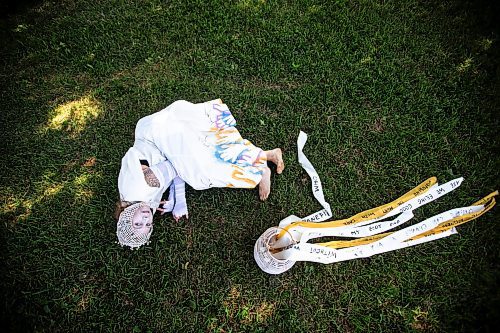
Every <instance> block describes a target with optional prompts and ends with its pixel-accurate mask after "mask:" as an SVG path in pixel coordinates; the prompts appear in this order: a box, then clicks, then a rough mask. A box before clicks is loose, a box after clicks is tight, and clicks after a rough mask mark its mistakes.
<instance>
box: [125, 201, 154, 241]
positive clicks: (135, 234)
mask: <svg viewBox="0 0 500 333" xmlns="http://www.w3.org/2000/svg"><path fill="white" fill-rule="evenodd" d="M145 206H146V207H148V209H149V205H148V204H147V203H146V202H138V203H135V204H133V205H131V206H128V207H127V208H125V209H124V210H123V212H121V214H120V217H119V219H118V222H117V223H116V236H118V242H119V243H120V245H121V246H124V245H126V246H130V248H131V249H134V248H138V247H140V246H141V245H144V244H149V236H151V233H152V232H153V226H151V228H150V229H149V232H147V233H144V232H141V231H139V230H137V229H135V228H134V227H133V225H132V224H133V220H134V217H135V218H137V216H136V213H137V212H139V211H140V208H142V207H145Z"/></svg>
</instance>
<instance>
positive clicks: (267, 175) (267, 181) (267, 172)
mask: <svg viewBox="0 0 500 333" xmlns="http://www.w3.org/2000/svg"><path fill="white" fill-rule="evenodd" d="M270 192H271V169H269V168H268V167H265V168H264V173H263V174H262V179H261V181H260V183H259V197H260V200H262V201H265V200H266V199H267V197H268V196H269V193H270Z"/></svg>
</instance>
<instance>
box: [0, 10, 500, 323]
mask: <svg viewBox="0 0 500 333" xmlns="http://www.w3.org/2000/svg"><path fill="white" fill-rule="evenodd" d="M495 9H498V5H494V4H493V2H489V1H486V0H484V1H472V0H471V1H452V0H445V1H437V0H436V1H423V0H400V1H382V0H378V1H368V0H352V1H349V0H336V1H333V0H331V1H321V0H300V1H299V0H297V1H291V0H289V1H276V0H273V1H271V0H241V1H236V0H235V1H226V0H219V1H200V0H198V1H182V0H172V1H159V0H147V1H146V0H144V1H130V0H121V1H118V0H114V1H113V0H100V1H96V0H93V1H80V0H67V1H45V0H44V1H31V2H29V3H28V4H25V5H22V6H19V7H18V8H16V9H15V10H12V9H11V10H10V11H9V12H8V13H4V15H3V18H2V19H1V20H0V22H1V23H0V24H1V48H0V52H1V72H0V74H1V77H0V82H1V86H0V89H1V101H0V105H1V109H0V113H1V114H0V117H1V118H0V119H1V126H2V128H1V131H0V132H1V134H0V139H1V148H0V149H1V150H0V151H1V153H2V157H3V163H2V168H1V171H0V207H1V208H0V217H1V218H0V220H1V230H0V235H1V237H0V241H1V244H2V251H1V259H2V263H4V265H3V267H4V268H3V269H2V271H1V276H0V281H1V282H0V285H1V289H2V298H1V300H0V302H1V305H2V317H3V318H2V319H3V320H4V321H6V325H7V326H6V327H7V328H10V329H11V330H13V331H37V332H38V331H47V332H73V331H84V332H99V331H112V332H121V331H123V332H170V331H171V332H178V331H196V332H244V331H249V332H286V331H292V332H336V331H338V332H368V331H375V332H443V331H447V332H455V331H466V332H469V331H473V332H489V331H493V329H494V327H496V325H498V323H499V316H498V315H499V312H498V308H499V307H500V292H499V288H500V261H499V249H500V247H499V246H498V244H499V236H500V228H499V226H498V224H497V223H498V219H499V217H500V215H499V213H498V208H496V209H494V210H493V211H492V212H489V213H488V214H486V215H484V216H483V217H481V218H480V219H478V220H475V221H473V222H471V223H468V224H466V225H464V226H461V227H459V235H454V236H451V237H449V238H446V239H443V240H438V241H436V242H432V243H426V244H422V245H419V246H417V247H414V248H409V249H403V250H399V251H396V252H391V253H387V254H382V255H378V256H374V257H371V258H367V259H359V260H353V261H347V262H343V263H338V264H332V265H322V264H315V263H303V262H300V263H297V264H296V265H295V266H294V267H293V268H292V269H291V270H290V271H288V272H286V273H285V274H282V275H278V276H270V275H267V274H265V273H263V272H262V271H261V270H260V269H259V268H258V267H257V265H256V264H255V262H254V259H253V245H254V243H255V241H256V239H257V238H258V237H259V235H260V234H261V233H262V232H263V231H265V230H266V229H267V228H269V227H271V226H275V225H277V224H278V223H279V221H280V220H281V219H283V218H285V217H286V216H288V215H290V214H295V215H298V216H306V215H308V214H311V213H313V212H315V211H317V210H318V209H319V208H320V206H319V204H318V203H317V202H316V201H315V200H314V198H313V196H312V193H311V190H310V180H309V178H308V176H307V174H306V173H305V171H304V170H303V169H302V168H301V167H300V165H299V164H298V162H297V157H296V149H297V147H296V139H297V136H298V133H299V131H300V130H303V131H305V132H306V133H308V134H309V141H308V143H307V145H306V148H305V154H306V155H307V156H308V158H309V159H310V160H311V162H312V163H313V165H314V166H315V167H316V170H317V172H318V173H319V175H320V176H321V179H322V181H323V185H324V188H325V197H326V200H327V201H328V202H330V204H331V206H332V210H333V213H334V215H335V218H336V219H340V218H345V217H348V216H351V215H353V214H355V213H357V212H360V211H362V210H365V209H368V208H372V207H374V206H378V205H381V204H383V203H386V202H389V201H391V200H393V199H395V198H397V197H398V196H400V195H402V194H403V193H405V192H406V191H408V190H410V189H411V188H413V187H414V186H416V185H417V184H419V183H420V182H422V181H423V180H425V179H427V178H428V177H430V176H437V177H438V179H439V181H440V182H442V183H444V182H446V181H449V180H451V179H453V178H456V177H459V176H463V177H465V182H464V184H463V185H462V186H461V188H460V189H458V190H456V191H454V192H453V193H452V194H449V195H447V196H446V197H443V198H442V199H440V200H438V201H436V202H434V203H432V204H430V205H428V206H425V207H424V208H422V209H421V210H419V211H418V212H417V216H416V219H414V221H421V220H423V219H424V218H426V217H430V216H432V215H434V214H437V213H439V212H442V211H445V210H447V209H450V208H455V207H461V206H468V205H470V204H472V203H473V202H475V201H476V200H478V199H480V198H481V197H483V196H484V195H486V194H488V193H490V192H491V191H493V190H495V189H498V188H500V186H499V185H500V181H499V180H500V177H499V176H500V158H499V147H500V144H499V128H500V126H499V111H500V110H499V109H500V81H499V74H500V67H499V65H500V57H499V55H500V45H499V44H500V40H499V37H500V35H499V29H498V27H499V25H498V22H497V21H496V20H497V19H498V17H497V16H496V11H495ZM215 98H222V99H223V100H224V102H225V103H226V104H228V106H229V107H230V109H231V110H232V112H233V114H234V116H235V117H236V119H237V121H238V128H239V130H240V132H241V133H242V135H243V136H244V137H246V138H248V139H250V140H251V141H253V142H254V143H255V144H256V145H258V146H261V147H262V148H266V149H269V148H274V147H277V146H279V147H282V148H283V149H284V152H285V162H286V164H287V169H286V170H285V172H284V173H283V174H282V175H279V176H277V175H273V177H272V192H271V196H270V198H269V199H268V201H266V202H264V203H262V202H259V200H258V195H257V191H256V190H254V191H249V190H234V189H233V190H231V189H211V190H207V191H194V190H193V189H191V188H189V189H188V191H187V200H188V205H189V210H190V211H189V216H190V219H189V221H185V220H183V221H181V222H179V223H175V222H174V221H173V219H172V217H171V216H168V217H167V216H163V217H157V218H156V219H155V231H154V233H153V236H152V242H151V244H150V245H148V246H145V247H142V248H141V249H140V250H138V251H130V250H128V249H125V248H121V247H120V246H119V245H117V244H116V235H115V232H116V231H115V226H116V225H115V222H114V220H113V218H112V214H113V210H114V207H113V206H114V202H115V201H116V200H117V198H118V190H117V176H118V171H119V167H120V161H121V157H122V156H123V154H124V153H125V152H126V151H127V149H128V147H130V146H131V145H132V143H133V131H134V127H135V123H136V122H137V120H138V119H139V118H141V117H143V116H145V115H147V114H150V113H153V112H156V111H158V110H160V109H162V108H163V107H165V106H167V105H168V104H170V103H172V102H173V101H175V100H178V99H185V100H189V101H192V102H202V101H207V100H211V99H215Z"/></svg>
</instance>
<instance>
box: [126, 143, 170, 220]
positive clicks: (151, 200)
mask: <svg viewBox="0 0 500 333" xmlns="http://www.w3.org/2000/svg"><path fill="white" fill-rule="evenodd" d="M159 158H162V156H161V154H160V153H159V151H158V152H155V151H154V149H148V150H147V151H146V154H144V153H143V152H142V151H140V150H139V149H137V147H136V146H135V145H134V146H133V147H131V148H130V149H129V150H128V151H127V153H126V154H125V156H123V158H122V165H121V169H120V174H119V175H118V190H119V192H120V199H121V200H122V201H129V202H135V201H143V202H147V203H148V204H149V206H150V207H151V208H152V209H153V214H154V213H155V211H156V209H157V208H158V206H159V204H160V201H161V197H162V195H163V193H164V192H165V191H166V190H167V189H168V187H169V185H170V184H171V183H172V178H173V177H172V178H170V179H166V178H165V175H164V173H162V172H156V173H155V176H156V178H157V179H158V181H159V183H160V187H151V186H149V185H148V184H147V183H146V180H145V178H144V172H143V170H142V167H141V162H140V160H146V161H148V163H149V165H152V164H151V163H153V161H158V159H159Z"/></svg>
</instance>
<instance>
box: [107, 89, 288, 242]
mask: <svg viewBox="0 0 500 333" xmlns="http://www.w3.org/2000/svg"><path fill="white" fill-rule="evenodd" d="M235 125H236V120H235V119H234V117H233V116H232V114H231V112H230V111H229V109H228V107H227V105H226V104H223V102H222V100H220V99H217V100H213V101H209V102H205V103H197V104H193V103H190V102H187V101H176V102H174V103H172V104H171V105H169V106H168V107H166V108H165V109H163V110H161V111H159V112H156V113H154V114H152V115H149V116H146V117H144V118H142V119H140V120H139V121H138V122H137V125H136V128H135V140H134V145H133V146H132V147H131V148H130V149H129V150H128V151H127V153H126V154H125V156H124V157H123V158H122V162H121V169H120V173H119V176H118V190H119V192H120V201H119V202H118V203H117V210H116V212H115V217H116V218H117V220H118V222H117V231H116V233H117V236H118V241H119V243H120V244H121V245H122V246H123V245H127V246H130V247H131V248H136V247H139V246H141V245H143V244H145V243H147V242H148V241H149V237H150V235H151V233H152V231H153V214H154V213H155V212H156V211H159V212H160V213H161V214H162V215H163V214H164V213H166V212H172V215H173V216H174V219H175V220H176V221H178V220H179V219H180V218H182V217H184V216H185V217H186V218H188V208H187V204H186V197H185V183H187V184H189V185H190V186H191V187H193V188H194V189H195V190H204V189H208V188H211V187H233V188H255V187H256V186H257V185H259V197H260V199H261V200H266V199H267V197H268V196H269V193H270V191H271V170H270V169H269V167H268V166H267V162H268V161H269V162H272V163H275V164H276V166H277V168H276V171H277V173H278V174H280V173H282V172H283V169H284V168H285V164H284V163H283V157H282V151H281V149H280V148H275V149H272V150H268V151H263V150H262V149H260V148H258V147H256V146H254V145H253V144H252V143H251V142H250V141H248V140H246V139H243V138H242V137H241V135H240V133H239V132H238V130H237V129H236V127H235ZM167 190H168V191H169V193H168V199H167V200H162V197H163V194H164V193H165V192H166V191H167Z"/></svg>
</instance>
